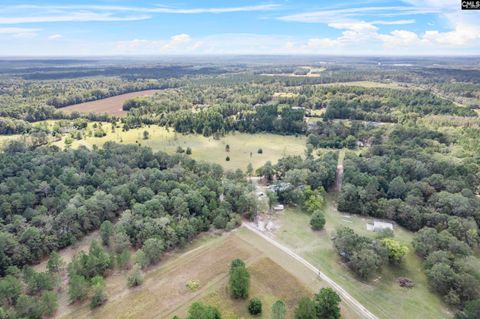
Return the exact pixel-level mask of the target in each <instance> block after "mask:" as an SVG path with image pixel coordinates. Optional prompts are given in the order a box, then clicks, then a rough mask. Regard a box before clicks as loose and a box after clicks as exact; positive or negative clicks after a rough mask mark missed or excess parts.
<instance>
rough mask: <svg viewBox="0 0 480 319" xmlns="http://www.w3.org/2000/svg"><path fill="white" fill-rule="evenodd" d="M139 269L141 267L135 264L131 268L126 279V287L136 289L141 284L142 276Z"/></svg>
mask: <svg viewBox="0 0 480 319" xmlns="http://www.w3.org/2000/svg"><path fill="white" fill-rule="evenodd" d="M140 269H141V267H140V265H139V264H135V265H134V266H133V269H132V271H131V272H130V274H129V275H128V278H127V285H128V287H129V288H132V287H137V286H140V285H141V284H143V274H142V271H141V270H140Z"/></svg>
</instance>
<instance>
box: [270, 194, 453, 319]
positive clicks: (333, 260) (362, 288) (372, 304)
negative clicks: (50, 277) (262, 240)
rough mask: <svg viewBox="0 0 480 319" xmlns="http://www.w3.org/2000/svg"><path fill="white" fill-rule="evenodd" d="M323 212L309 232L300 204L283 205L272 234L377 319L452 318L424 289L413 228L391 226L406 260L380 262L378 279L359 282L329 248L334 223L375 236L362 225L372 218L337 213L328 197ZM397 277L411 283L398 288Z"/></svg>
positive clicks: (429, 292) (436, 298)
mask: <svg viewBox="0 0 480 319" xmlns="http://www.w3.org/2000/svg"><path fill="white" fill-rule="evenodd" d="M325 217H326V220H327V223H326V226H325V227H326V229H325V230H323V231H321V232H313V231H311V230H310V227H309V226H308V225H309V216H308V215H307V214H305V213H303V212H301V211H300V210H299V209H291V208H289V209H286V210H285V212H284V213H282V214H280V215H279V221H278V222H279V224H280V228H279V229H278V230H276V231H275V234H274V235H275V237H276V238H277V239H278V240H279V241H281V242H283V243H284V244H286V245H287V246H290V247H291V248H292V249H294V250H295V251H296V252H297V253H299V254H300V255H302V256H303V257H304V258H305V259H307V260H308V261H310V262H311V263H312V264H314V265H315V266H317V267H319V268H320V269H321V270H322V271H324V272H325V273H326V274H327V275H328V276H330V277H331V278H332V279H333V280H335V281H336V282H337V283H338V284H340V285H341V286H343V287H344V288H345V289H346V290H347V291H348V292H349V293H350V294H352V295H353V297H355V298H356V299H357V300H358V301H359V302H360V303H362V304H363V305H364V306H365V307H367V309H369V310H370V311H372V312H373V313H374V314H376V315H377V316H379V318H399V319H400V318H412V319H414V318H417V319H426V318H431V319H440V318H452V317H453V315H452V314H451V313H450V312H449V311H448V309H446V308H445V307H444V306H443V304H442V302H441V300H440V298H439V297H438V296H437V295H435V294H433V293H432V292H431V291H430V290H429V288H428V284H427V279H426V277H425V274H424V272H423V268H422V264H421V261H420V259H419V258H418V257H417V256H416V255H415V254H414V252H413V248H412V246H411V240H412V238H413V234H412V233H411V232H408V231H406V230H404V229H402V228H400V227H396V228H395V239H397V240H398V241H400V242H402V243H404V244H407V245H408V246H409V248H410V252H409V253H408V255H407V256H406V260H405V262H404V264H403V265H402V266H399V267H391V266H387V267H384V269H383V271H382V272H381V274H380V275H379V276H378V277H377V278H374V279H372V280H371V281H370V282H363V281H361V280H359V279H358V278H356V277H355V276H354V274H353V273H352V272H351V271H349V269H348V268H347V267H346V266H345V265H344V264H342V262H341V261H340V259H339V257H338V256H337V253H336V252H335V250H334V248H333V245H332V241H331V239H330V236H331V234H332V232H333V231H334V230H335V229H336V228H337V227H340V226H347V227H350V228H353V229H354V230H355V231H356V232H357V233H359V234H361V235H366V236H369V237H373V236H374V234H373V233H372V232H369V231H367V229H366V224H367V222H368V221H369V220H370V219H368V218H364V217H359V216H350V215H345V214H341V213H339V212H338V211H337V210H336V208H335V205H334V200H333V199H332V198H329V200H328V205H327V209H326V214H325ZM398 277H408V278H410V279H411V280H413V281H414V283H415V287H414V288H412V289H406V288H401V287H400V286H399V285H398V284H397V282H396V280H397V278H398Z"/></svg>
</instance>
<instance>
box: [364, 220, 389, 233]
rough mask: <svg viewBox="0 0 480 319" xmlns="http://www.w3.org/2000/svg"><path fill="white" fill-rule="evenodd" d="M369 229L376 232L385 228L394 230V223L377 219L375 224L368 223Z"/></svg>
mask: <svg viewBox="0 0 480 319" xmlns="http://www.w3.org/2000/svg"><path fill="white" fill-rule="evenodd" d="M367 229H368V230H370V231H375V232H377V231H382V230H385V229H390V230H393V224H392V223H387V222H381V221H377V220H375V221H373V224H367Z"/></svg>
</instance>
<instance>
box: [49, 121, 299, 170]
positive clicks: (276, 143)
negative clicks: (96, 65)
mask: <svg viewBox="0 0 480 319" xmlns="http://www.w3.org/2000/svg"><path fill="white" fill-rule="evenodd" d="M91 125H92V123H89V127H90V128H91ZM103 127H104V131H105V132H107V135H106V136H104V137H101V138H97V137H86V138H85V139H84V140H81V141H75V142H74V143H73V145H72V147H78V146H80V145H85V146H87V147H89V146H91V145H97V146H102V145H103V144H104V143H106V142H108V141H114V142H117V143H123V144H135V143H139V144H141V145H144V146H149V147H151V148H152V149H153V150H154V151H165V152H167V153H171V154H172V153H175V152H176V150H177V147H179V146H180V147H182V148H183V149H186V148H187V147H190V148H191V149H192V155H191V156H192V158H194V159H196V160H203V161H209V162H213V163H217V164H220V165H222V166H223V167H224V168H226V169H237V168H239V169H242V170H243V171H245V169H246V167H247V165H248V163H252V165H253V167H254V168H258V167H260V166H262V165H263V164H265V162H267V161H272V163H275V162H276V161H277V160H278V159H279V158H281V157H282V156H284V155H303V154H304V150H305V137H304V136H298V137H295V136H281V135H275V134H263V133H262V134H244V133H232V134H228V135H226V136H225V137H222V138H221V139H219V140H215V139H214V138H213V137H204V136H202V135H192V134H188V135H183V134H179V133H175V132H174V131H173V130H169V131H167V130H166V129H165V128H163V127H160V126H154V125H152V126H151V127H150V128H139V129H132V130H129V131H128V132H122V131H121V129H116V132H115V133H112V132H111V124H110V123H104V124H103ZM145 130H146V131H148V132H149V135H150V137H149V139H147V140H144V139H143V132H144V131H145ZM227 144H228V145H230V152H228V153H227V152H226V151H225V146H226V145H227ZM57 145H59V146H61V147H63V146H64V145H65V144H64V141H60V142H58V143H57ZM260 148H261V149H262V151H263V153H262V154H258V153H257V151H258V149H260ZM227 156H229V157H230V161H226V157H227Z"/></svg>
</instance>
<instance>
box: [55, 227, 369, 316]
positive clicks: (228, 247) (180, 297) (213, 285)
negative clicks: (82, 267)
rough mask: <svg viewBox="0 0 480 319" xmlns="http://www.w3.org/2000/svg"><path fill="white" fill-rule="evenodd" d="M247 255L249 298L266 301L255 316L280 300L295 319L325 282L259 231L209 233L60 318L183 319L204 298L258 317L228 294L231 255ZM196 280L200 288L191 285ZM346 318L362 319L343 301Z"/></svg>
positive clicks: (226, 312) (110, 283)
mask: <svg viewBox="0 0 480 319" xmlns="http://www.w3.org/2000/svg"><path fill="white" fill-rule="evenodd" d="M234 258H241V259H243V260H244V261H245V262H246V264H247V267H248V270H249V272H250V275H251V288H250V297H258V298H260V299H261V300H262V302H263V307H264V313H263V315H262V316H257V317H255V318H265V319H266V318H270V309H271V306H272V304H273V303H274V302H275V301H276V300H277V299H282V300H283V301H284V302H285V304H286V306H287V313H288V316H287V318H293V314H294V308H295V306H296V305H297V303H298V300H299V299H300V298H302V297H304V296H309V297H311V296H312V295H313V294H314V293H315V292H317V291H318V290H319V289H320V288H321V287H322V286H323V283H322V282H321V281H320V280H319V279H318V278H317V277H316V275H315V274H314V273H313V272H311V271H309V270H308V269H307V268H305V266H304V265H302V264H301V263H299V262H297V261H296V260H293V259H292V258H291V257H289V256H288V255H287V254H285V253H284V252H283V251H281V250H279V249H278V248H276V247H275V246H272V245H271V244H270V243H268V242H267V241H265V240H264V239H263V238H261V237H259V236H258V235H256V234H255V233H253V232H251V231H249V230H247V229H245V228H241V229H238V230H236V231H233V232H230V233H226V234H223V235H212V234H208V235H206V236H203V237H202V238H200V239H198V240H197V241H196V242H194V243H193V244H192V245H190V246H189V247H188V248H187V249H185V250H184V251H180V252H178V253H175V254H171V255H170V256H168V257H167V258H165V260H162V261H161V262H160V264H159V265H158V266H156V267H153V268H152V269H150V270H148V271H147V272H146V274H145V281H144V283H143V285H142V286H140V287H138V288H135V289H128V288H127V287H126V274H125V273H120V272H115V273H114V274H113V275H112V276H110V277H109V278H108V279H107V281H106V282H107V289H106V290H107V294H108V302H107V303H106V304H105V305H103V306H102V307H100V308H97V309H95V310H93V311H92V310H90V308H89V305H88V302H85V303H84V304H81V305H78V304H74V305H68V304H67V302H66V300H62V301H61V305H60V312H59V315H58V316H57V317H59V318H102V319H109V318H112V319H113V318H172V317H173V316H174V315H178V316H180V317H181V318H184V317H185V316H186V314H187V311H188V308H189V306H190V305H191V303H192V302H195V301H203V302H206V303H209V304H213V305H216V306H218V307H219V309H220V310H221V312H222V317H223V318H224V319H234V318H235V319H236V318H254V317H252V316H250V315H249V314H248V310H247V304H248V302H247V301H238V300H232V299H231V298H230V296H229V294H228V290H227V289H228V288H227V287H228V269H229V264H230V262H231V260H232V259H234ZM189 280H196V281H198V282H199V283H200V287H199V288H198V289H197V290H194V291H191V290H189V289H188V288H187V286H186V283H187V282H188V281H189ZM342 315H343V318H346V319H357V318H360V317H358V316H357V315H356V314H355V313H353V312H352V311H351V310H350V309H349V308H346V307H344V305H343V304H342Z"/></svg>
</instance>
